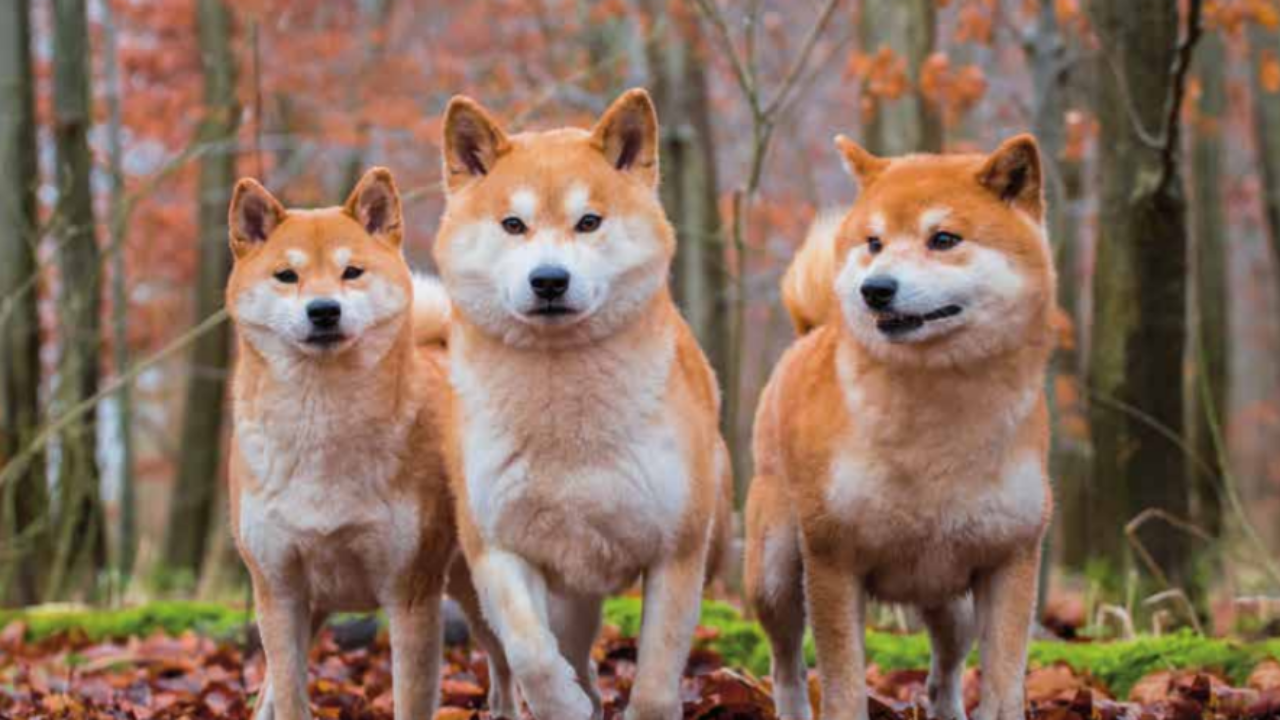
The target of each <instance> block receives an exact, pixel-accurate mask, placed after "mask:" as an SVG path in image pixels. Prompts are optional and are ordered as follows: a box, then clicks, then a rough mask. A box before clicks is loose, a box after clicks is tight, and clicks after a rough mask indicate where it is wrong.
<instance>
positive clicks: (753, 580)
mask: <svg viewBox="0 0 1280 720" xmlns="http://www.w3.org/2000/svg"><path fill="white" fill-rule="evenodd" d="M837 144H838V145H839V147H840V149H841V151H842V152H843V154H844V156H845V159H846V161H847V163H848V165H849V167H850V169H851V171H852V173H853V174H854V175H855V176H856V177H857V179H858V180H859V182H860V184H861V186H862V193H861V195H860V196H859V197H858V199H857V202H855V203H854V205H853V208H852V209H851V210H850V211H849V212H848V214H847V215H845V216H844V217H843V219H839V220H831V219H827V220H825V221H820V222H818V223H816V224H815V226H814V230H813V231H812V232H811V233H810V237H809V238H808V239H807V241H806V243H805V246H804V247H803V249H802V250H801V251H800V253H799V255H798V256H797V258H796V260H795V262H794V264H793V266H792V267H791V269H790V270H789V271H788V274H787V276H786V278H785V280H784V287H783V295H784V300H785V301H786V304H787V307H788V310H789V311H790V312H791V315H792V318H793V320H794V321H795V324H796V327H797V329H798V330H799V331H800V332H801V333H803V337H801V338H800V339H799V340H797V341H796V343H795V344H794V345H793V346H792V347H791V349H790V350H789V351H788V352H787V353H786V355H785V356H784V357H783V359H782V361H781V362H780V363H779V364H778V366H777V368H775V370H774V372H773V376H772V378H771V379H770V381H769V384H768V386H767V387H766V389H765V391H764V393H763V395H762V397H761V400H760V406H759V409H758V411H757V415H756V427H755V448H754V452H755V460H756V472H757V476H756V478H755V480H754V482H753V484H752V488H751V492H750V497H749V500H748V506H747V568H746V582H747V588H748V595H749V599H750V602H751V603H752V605H753V607H754V609H755V611H756V613H757V614H758V615H759V617H760V619H761V621H762V623H763V625H764V627H765V629H766V631H767V632H768V634H769V638H770V640H771V644H772V647H773V678H774V686H775V697H776V702H777V704H778V710H779V714H780V716H781V717H783V718H787V719H788V720H797V719H799V718H808V717H809V716H810V707H809V700H808V693H807V686H806V682H805V677H806V669H805V663H804V659H803V654H802V649H801V644H802V639H803V636H804V628H805V620H806V617H805V615H806V613H805V608H806V605H807V608H808V618H809V621H810V622H812V624H813V635H814V640H815V642H816V644H817V651H818V674H819V680H820V682H821V685H822V715H823V717H824V718H827V719H828V720H833V719H841V718H850V719H852V718H857V719H865V718H866V717H867V696H866V687H865V679H864V678H865V660H864V652H863V627H862V625H863V618H864V611H865V608H866V603H867V601H868V599H869V598H873V597H874V598H880V599H884V600H887V601H892V602H901V603H910V604H914V605H917V606H919V608H920V609H921V612H922V615H923V619H924V622H925V624H926V625H927V626H928V629H929V634H930V636H931V638H932V641H933V664H932V668H931V670H930V673H929V680H928V698H929V704H930V706H931V711H932V713H933V714H934V716H936V717H939V718H946V719H948V720H956V719H957V718H964V705H963V700H962V696H961V675H962V673H963V670H964V659H965V656H966V655H967V654H968V652H969V648H970V646H971V645H972V643H973V640H974V638H975V637H977V638H979V639H980V646H981V656H982V704H981V707H980V709H979V711H978V715H977V717H979V718H982V719H983V720H1014V719H1017V720H1021V718H1022V717H1023V712H1024V711H1023V675H1024V672H1025V668H1026V653H1027V641H1028V636H1029V632H1030V626H1031V623H1032V619H1033V618H1032V615H1033V613H1034V607H1035V597H1036V580H1037V567H1038V564H1039V559H1040V540H1041V537H1042V535H1043V533H1044V531H1045V527H1046V525H1047V523H1048V519H1049V517H1050V509H1051V505H1052V498H1051V495H1050V491H1049V486H1048V482H1047V475H1046V455H1047V450H1048V417H1047V411H1046V406H1045V401H1044V395H1043V391H1042V385H1043V382H1044V373H1045V365H1046V362H1047V360H1048V357H1049V353H1050V349H1051V344H1052V341H1051V333H1050V316H1051V313H1052V311H1053V308H1054V285H1055V279H1054V272H1053V267H1052V264H1051V259H1050V253H1049V247H1048V243H1047V240H1046V238H1045V234H1044V229H1043V214H1044V202H1043V198H1042V193H1041V174H1040V173H1041V171H1040V159H1039V153H1038V150H1037V148H1036V144H1035V141H1034V140H1033V139H1032V138H1031V137H1030V136H1020V137H1017V138H1014V139H1012V140H1009V141H1008V142H1006V143H1004V144H1003V145H1001V146H1000V148H999V149H998V150H996V151H995V152H994V153H993V154H991V155H989V156H982V155H948V156H943V155H916V156H908V157H902V158H895V159H882V158H877V157H874V156H872V155H870V154H869V153H867V152H866V151H865V150H863V149H862V148H860V147H858V146H857V145H855V144H853V143H852V142H850V141H848V140H846V139H844V138H837ZM806 598H807V603H806V602H805V601H806Z"/></svg>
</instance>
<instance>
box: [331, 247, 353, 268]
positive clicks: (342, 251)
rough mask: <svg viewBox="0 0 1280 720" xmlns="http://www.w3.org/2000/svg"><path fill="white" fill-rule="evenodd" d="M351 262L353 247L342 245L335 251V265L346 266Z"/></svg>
mask: <svg viewBox="0 0 1280 720" xmlns="http://www.w3.org/2000/svg"><path fill="white" fill-rule="evenodd" d="M349 262H351V248H349V247H340V248H338V249H337V250H334V251H333V263H334V264H335V265H337V266H338V267H340V268H345V267H346V266H347V263H349Z"/></svg>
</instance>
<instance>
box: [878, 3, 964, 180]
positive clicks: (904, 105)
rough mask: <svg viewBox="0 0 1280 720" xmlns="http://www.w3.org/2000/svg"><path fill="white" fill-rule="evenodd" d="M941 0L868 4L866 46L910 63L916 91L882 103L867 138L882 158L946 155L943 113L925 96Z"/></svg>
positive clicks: (909, 68)
mask: <svg viewBox="0 0 1280 720" xmlns="http://www.w3.org/2000/svg"><path fill="white" fill-rule="evenodd" d="M936 5H937V2H936V0H863V3H862V19H861V23H860V33H859V34H860V35H861V42H862V47H863V48H865V49H866V50H867V52H875V51H876V49H877V48H878V47H881V46H885V45H887V46H888V47H889V48H890V49H892V50H893V52H894V54H895V55H896V56H898V57H901V58H903V59H904V60H905V61H906V70H907V76H908V78H909V80H910V82H911V89H910V90H909V91H908V92H907V93H905V94H904V95H903V96H902V97H900V98H897V99H893V100H890V99H888V98H876V99H875V106H874V108H873V110H872V114H871V119H870V122H869V124H868V126H867V128H866V132H865V134H864V137H865V140H866V142H865V144H866V147H867V149H868V150H870V151H871V152H873V153H876V154H877V155H904V154H906V153H913V152H942V148H943V144H944V140H945V138H944V137H943V128H942V114H941V113H940V112H939V109H938V107H937V106H936V105H934V104H933V103H932V102H929V101H928V100H926V99H925V97H924V95H923V94H922V93H921V92H920V69H921V67H922V66H923V65H924V62H925V60H927V59H928V58H929V55H930V54H931V53H932V52H933V48H934V43H935V38H936V36H937V28H938V21H937V9H936Z"/></svg>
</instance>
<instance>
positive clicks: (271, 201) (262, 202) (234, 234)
mask: <svg viewBox="0 0 1280 720" xmlns="http://www.w3.org/2000/svg"><path fill="white" fill-rule="evenodd" d="M287 214H288V213H287V212H286V211H285V209H284V206H283V205H281V204H280V201H279V200H276V198H275V196H274V195H272V194H271V193H269V192H267V189H266V188H264V187H262V185H261V184H260V183H259V182H258V181H257V180H254V179H253V178H243V179H241V180H240V182H238V183H236V187H235V190H233V191H232V193H231V208H230V210H228V211H227V229H228V231H229V235H230V240H231V252H232V253H234V254H235V256H236V257H237V258H239V257H244V256H245V255H247V254H248V253H249V252H250V251H251V250H253V249H254V248H256V247H258V246H259V245H261V244H262V243H265V242H266V241H267V238H269V237H271V233H272V232H273V231H274V230H275V229H276V228H277V227H279V225H280V223H282V222H284V219H285V216H286V215H287Z"/></svg>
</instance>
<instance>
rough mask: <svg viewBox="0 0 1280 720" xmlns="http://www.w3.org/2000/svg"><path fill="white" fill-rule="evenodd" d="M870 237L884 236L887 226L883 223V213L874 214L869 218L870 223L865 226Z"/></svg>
mask: <svg viewBox="0 0 1280 720" xmlns="http://www.w3.org/2000/svg"><path fill="white" fill-rule="evenodd" d="M867 227H868V229H869V230H871V234H872V235H884V234H885V231H886V230H888V228H889V225H888V223H886V222H885V219H884V213H875V214H873V215H872V216H871V222H869V223H868V224H867Z"/></svg>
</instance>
